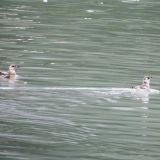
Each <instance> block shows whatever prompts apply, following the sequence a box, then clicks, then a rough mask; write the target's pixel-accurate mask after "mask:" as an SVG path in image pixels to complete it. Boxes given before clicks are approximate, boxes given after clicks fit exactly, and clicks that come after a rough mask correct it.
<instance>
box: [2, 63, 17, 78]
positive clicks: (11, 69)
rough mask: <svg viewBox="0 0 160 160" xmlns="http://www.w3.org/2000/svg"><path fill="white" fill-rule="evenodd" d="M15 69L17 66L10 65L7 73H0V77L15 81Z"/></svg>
mask: <svg viewBox="0 0 160 160" xmlns="http://www.w3.org/2000/svg"><path fill="white" fill-rule="evenodd" d="M17 67H18V66H17V65H15V64H11V65H10V66H9V68H8V71H0V77H2V78H5V79H15V77H16V68H17Z"/></svg>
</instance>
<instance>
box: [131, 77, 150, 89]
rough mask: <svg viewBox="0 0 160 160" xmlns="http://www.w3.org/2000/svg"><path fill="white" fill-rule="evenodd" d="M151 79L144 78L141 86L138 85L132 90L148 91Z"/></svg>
mask: <svg viewBox="0 0 160 160" xmlns="http://www.w3.org/2000/svg"><path fill="white" fill-rule="evenodd" d="M151 78H152V77H150V76H145V77H144V78H143V81H142V84H141V85H138V86H135V87H132V88H134V89H150V80H151Z"/></svg>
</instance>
